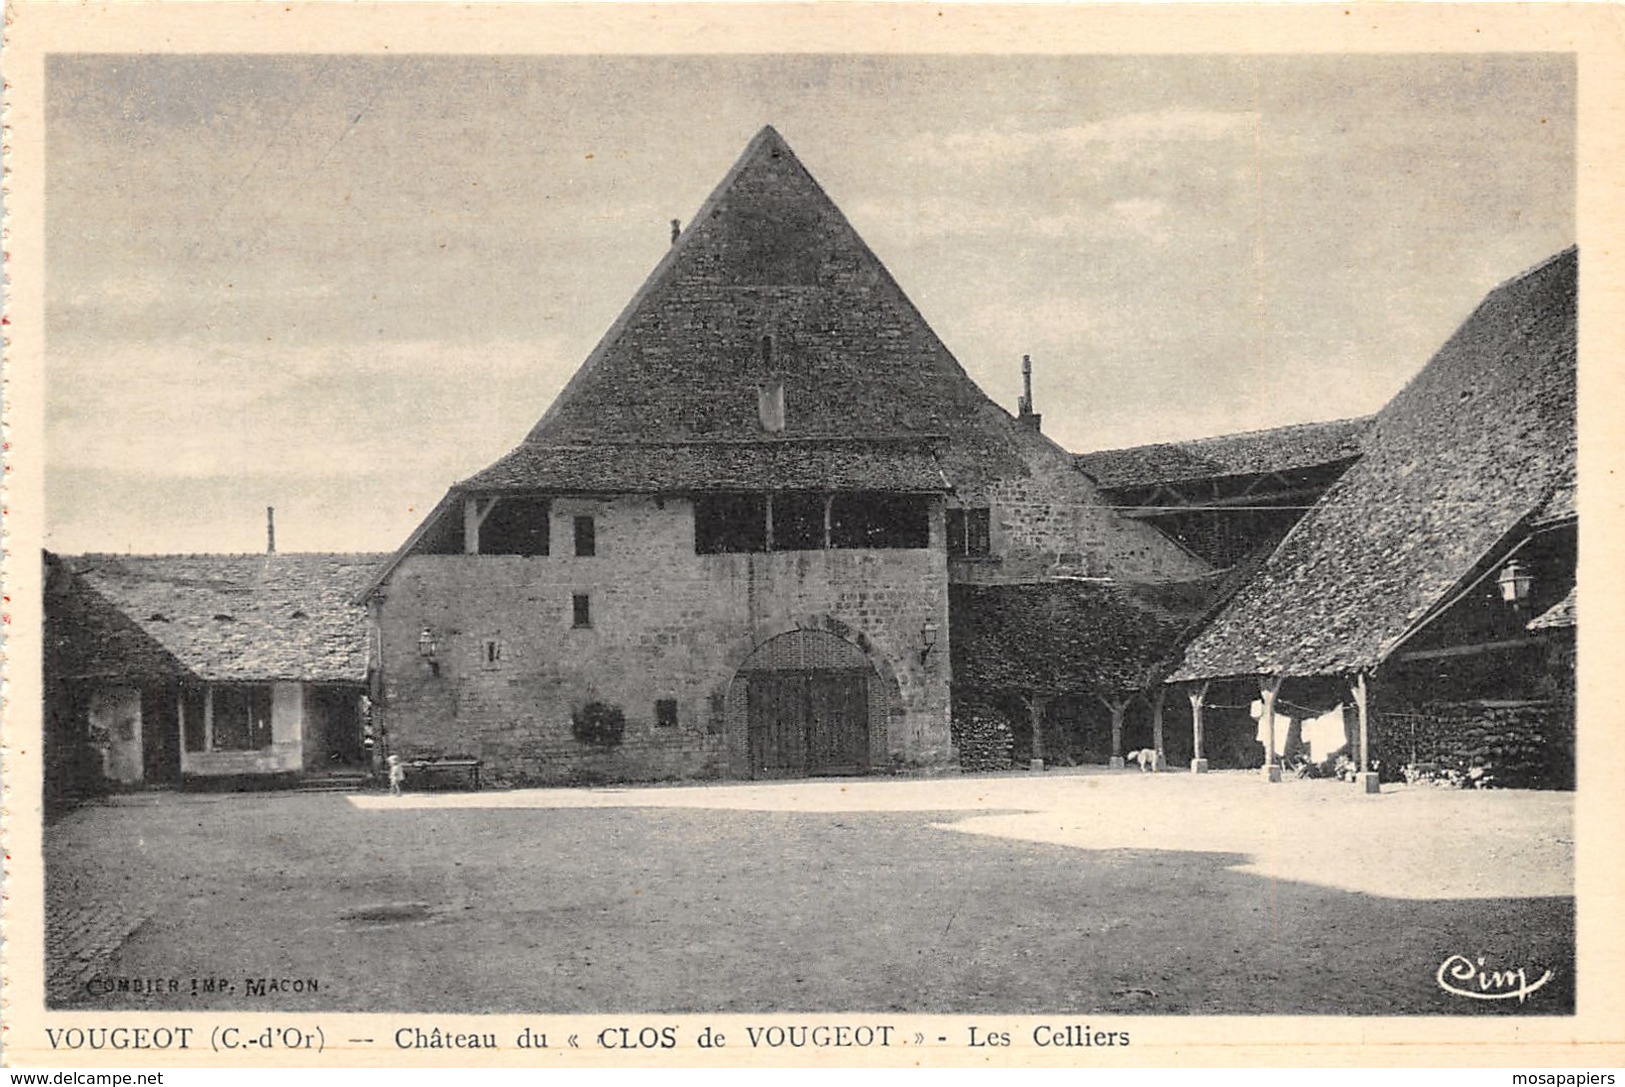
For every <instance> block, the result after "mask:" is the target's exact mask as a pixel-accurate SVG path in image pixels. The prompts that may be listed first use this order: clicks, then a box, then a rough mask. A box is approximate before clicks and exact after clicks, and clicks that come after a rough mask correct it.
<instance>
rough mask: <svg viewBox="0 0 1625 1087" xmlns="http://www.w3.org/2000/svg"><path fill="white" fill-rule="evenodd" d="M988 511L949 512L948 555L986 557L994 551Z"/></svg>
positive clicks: (963, 510)
mask: <svg viewBox="0 0 1625 1087" xmlns="http://www.w3.org/2000/svg"><path fill="white" fill-rule="evenodd" d="M989 512H990V511H988V510H986V509H958V510H949V511H948V554H950V555H969V556H973V557H980V556H986V555H988V554H990V553H991V552H992V550H993V548H992V538H991V533H990V531H989V522H990V517H989Z"/></svg>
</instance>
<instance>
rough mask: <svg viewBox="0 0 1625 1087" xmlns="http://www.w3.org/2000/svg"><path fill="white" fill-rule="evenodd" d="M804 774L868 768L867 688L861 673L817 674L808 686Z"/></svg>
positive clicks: (843, 771) (862, 770)
mask: <svg viewBox="0 0 1625 1087" xmlns="http://www.w3.org/2000/svg"><path fill="white" fill-rule="evenodd" d="M807 748H808V753H807V755H808V757H807V771H808V773H812V774H861V773H863V772H864V771H865V770H867V769H868V768H869V688H868V683H867V679H866V677H865V676H864V674H863V673H862V672H818V673H814V674H813V675H812V676H810V677H809V680H808V685H807Z"/></svg>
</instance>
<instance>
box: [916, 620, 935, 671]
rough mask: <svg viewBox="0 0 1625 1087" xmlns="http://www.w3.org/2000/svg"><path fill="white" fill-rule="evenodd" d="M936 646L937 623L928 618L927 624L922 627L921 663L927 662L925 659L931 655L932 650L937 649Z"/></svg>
mask: <svg viewBox="0 0 1625 1087" xmlns="http://www.w3.org/2000/svg"><path fill="white" fill-rule="evenodd" d="M936 647H937V624H935V623H933V622H932V621H931V620H929V619H927V620H926V621H925V625H924V626H923V627H921V628H920V663H921V664H924V663H925V659H926V658H927V657H929V656H930V655H931V650H933V649H935V648H936Z"/></svg>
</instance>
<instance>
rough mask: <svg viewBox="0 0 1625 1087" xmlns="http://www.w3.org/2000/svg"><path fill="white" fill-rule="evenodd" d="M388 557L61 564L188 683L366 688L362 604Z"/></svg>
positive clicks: (169, 558)
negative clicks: (338, 683) (303, 683)
mask: <svg viewBox="0 0 1625 1087" xmlns="http://www.w3.org/2000/svg"><path fill="white" fill-rule="evenodd" d="M385 558H386V556H383V555H324V554H277V555H79V556H63V557H62V559H61V562H62V563H63V565H64V566H66V567H67V568H68V569H69V570H71V571H72V572H73V573H75V574H77V575H78V579H79V581H80V583H81V584H83V585H84V586H87V587H88V588H89V589H91V590H92V591H93V592H94V593H95V594H96V596H98V597H100V598H101V599H102V600H105V601H106V602H107V603H108V604H109V605H111V606H112V607H113V608H114V609H116V610H117V611H118V612H119V613H121V614H122V615H123V616H124V617H125V618H127V619H128V620H129V622H130V623H131V624H133V625H134V626H135V627H136V628H139V630H140V631H141V632H143V633H144V634H145V635H146V638H147V639H148V640H149V641H150V642H151V643H153V644H156V645H158V646H161V647H162V649H163V651H164V653H166V654H167V655H168V656H169V657H170V658H171V659H172V660H173V661H175V662H176V663H177V664H178V666H179V668H180V669H182V670H183V672H184V674H188V675H190V676H192V677H195V678H197V679H204V680H215V681H226V680H237V681H259V682H264V681H270V680H309V681H318V682H320V681H327V682H333V681H357V682H359V681H361V680H363V679H365V678H366V675H367V612H366V608H365V607H362V606H360V605H357V604H355V603H353V600H354V598H355V597H356V595H357V594H358V593H359V592H360V591H361V589H362V588H363V587H364V586H365V585H366V584H367V582H368V581H369V579H370V578H371V577H372V575H374V574H375V573H376V572H377V570H378V569H379V568H380V566H381V565H382V563H383V561H384V559H385ZM91 636H92V637H94V633H92V635H91ZM116 651H117V648H116V647H113V648H111V649H110V650H109V652H116Z"/></svg>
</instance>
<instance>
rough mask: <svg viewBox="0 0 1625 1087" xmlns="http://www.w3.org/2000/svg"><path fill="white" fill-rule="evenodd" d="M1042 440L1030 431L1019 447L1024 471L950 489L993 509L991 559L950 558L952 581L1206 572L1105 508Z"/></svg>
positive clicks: (1139, 577) (1096, 492)
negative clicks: (1063, 574) (992, 559)
mask: <svg viewBox="0 0 1625 1087" xmlns="http://www.w3.org/2000/svg"><path fill="white" fill-rule="evenodd" d="M1040 443H1041V439H1038V438H1036V437H1034V438H1033V439H1031V440H1030V443H1029V444H1028V445H1027V447H1026V448H1025V449H1021V454H1022V456H1023V458H1024V460H1025V467H1026V472H1025V473H1024V474H1022V473H1009V474H1005V475H1003V476H1000V477H996V478H991V479H987V480H985V481H982V482H981V483H979V484H977V485H971V486H964V487H959V488H956V498H957V499H958V500H959V502H960V503H961V504H963V505H966V506H974V505H978V504H985V505H987V506H988V507H989V508H990V509H991V510H992V515H991V518H990V520H991V530H992V533H991V534H992V540H991V544H992V551H993V555H994V556H995V557H996V558H997V561H995V562H987V561H974V560H973V561H956V562H955V563H954V564H953V577H954V580H955V581H959V582H976V583H989V582H1024V581H1036V580H1041V579H1042V578H1044V577H1045V576H1047V575H1049V574H1052V573H1069V574H1083V575H1087V576H1091V577H1112V578H1117V579H1121V580H1125V581H1170V580H1183V579H1186V578H1192V577H1200V576H1201V575H1203V574H1206V573H1209V572H1211V570H1210V567H1208V565H1207V564H1206V563H1204V562H1202V560H1200V559H1198V558H1197V557H1195V556H1194V555H1192V554H1190V553H1189V552H1187V551H1185V550H1184V549H1183V548H1180V547H1179V546H1178V545H1176V544H1174V543H1173V542H1172V541H1170V540H1169V539H1168V538H1167V537H1166V536H1164V535H1163V534H1162V533H1161V532H1158V531H1157V530H1156V529H1154V528H1152V527H1151V526H1149V525H1144V524H1141V523H1139V522H1138V521H1134V520H1131V519H1130V518H1127V517H1123V516H1121V515H1119V514H1117V513H1116V512H1114V511H1112V510H1111V509H1108V508H1107V505H1108V503H1109V502H1110V499H1109V498H1107V497H1106V496H1105V495H1104V494H1103V493H1102V492H1101V490H1100V489H1099V488H1098V487H1096V486H1095V485H1094V484H1093V483H1092V482H1091V481H1090V480H1089V479H1088V478H1087V477H1085V476H1084V475H1083V474H1082V473H1080V472H1078V471H1077V470H1076V469H1074V468H1073V467H1072V464H1071V460H1070V457H1069V456H1068V455H1066V454H1063V453H1059V452H1055V451H1052V450H1051V449H1050V448H1049V447H1048V445H1047V443H1044V444H1040Z"/></svg>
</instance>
